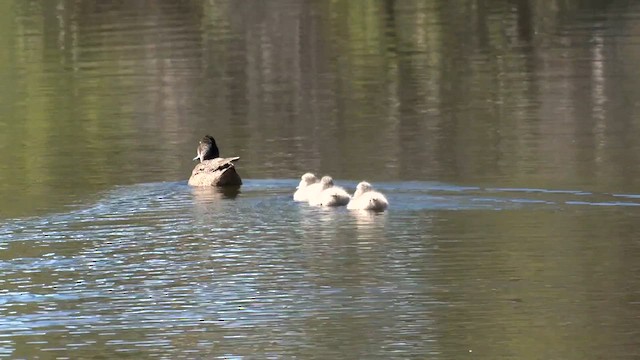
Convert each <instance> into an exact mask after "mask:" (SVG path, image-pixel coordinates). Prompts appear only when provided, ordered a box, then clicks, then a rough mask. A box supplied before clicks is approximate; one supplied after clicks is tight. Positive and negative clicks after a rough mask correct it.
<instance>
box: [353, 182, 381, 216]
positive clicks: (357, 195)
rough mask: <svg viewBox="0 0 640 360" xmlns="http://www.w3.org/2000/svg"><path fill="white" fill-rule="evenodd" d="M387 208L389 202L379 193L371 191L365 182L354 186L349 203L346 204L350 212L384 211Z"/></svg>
mask: <svg viewBox="0 0 640 360" xmlns="http://www.w3.org/2000/svg"><path fill="white" fill-rule="evenodd" d="M388 207H389V201H388V200H387V198H386V197H385V196H384V195H382V194H381V193H379V192H377V191H375V190H373V187H372V186H371V184H369V183H368V182H366V181H362V182H360V183H359V184H358V185H357V186H356V191H355V192H354V193H353V197H352V198H351V201H349V203H348V204H347V209H350V210H372V211H384V210H386V209H387V208H388Z"/></svg>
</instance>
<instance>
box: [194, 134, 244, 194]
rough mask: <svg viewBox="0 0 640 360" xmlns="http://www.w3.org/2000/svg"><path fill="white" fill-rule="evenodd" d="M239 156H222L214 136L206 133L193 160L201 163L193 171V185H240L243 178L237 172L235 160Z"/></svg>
mask: <svg viewBox="0 0 640 360" xmlns="http://www.w3.org/2000/svg"><path fill="white" fill-rule="evenodd" d="M238 159H240V157H239V156H236V157H230V158H221V157H220V150H219V149H218V146H217V145H216V141H215V139H214V138H213V136H210V135H206V136H205V137H203V138H202V140H200V143H199V145H198V149H197V156H196V157H195V158H193V160H200V163H199V164H198V165H196V167H195V168H194V169H193V171H192V172H191V177H190V178H189V185H191V186H240V185H242V179H240V175H238V173H237V172H236V168H235V165H234V162H235V161H238Z"/></svg>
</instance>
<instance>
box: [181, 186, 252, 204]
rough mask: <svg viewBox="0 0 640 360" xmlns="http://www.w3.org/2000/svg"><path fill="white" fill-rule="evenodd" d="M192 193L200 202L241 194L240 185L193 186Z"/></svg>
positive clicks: (232, 197)
mask: <svg viewBox="0 0 640 360" xmlns="http://www.w3.org/2000/svg"><path fill="white" fill-rule="evenodd" d="M191 193H192V194H193V195H194V197H195V198H196V200H197V201H198V202H200V203H207V202H210V201H216V200H221V199H235V198H236V197H237V196H238V194H240V186H222V187H218V186H192V187H191Z"/></svg>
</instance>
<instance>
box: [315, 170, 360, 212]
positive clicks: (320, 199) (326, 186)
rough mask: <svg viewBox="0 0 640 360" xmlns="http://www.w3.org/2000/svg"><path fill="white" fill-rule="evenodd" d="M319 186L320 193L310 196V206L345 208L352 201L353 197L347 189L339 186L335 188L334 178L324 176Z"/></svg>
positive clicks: (316, 192)
mask: <svg viewBox="0 0 640 360" xmlns="http://www.w3.org/2000/svg"><path fill="white" fill-rule="evenodd" d="M319 184H320V188H319V191H315V192H313V193H311V194H309V205H313V206H344V205H347V204H348V203H349V200H351V196H350V195H349V193H347V192H346V191H345V189H343V188H341V187H339V186H334V184H333V178H332V177H331V176H323V177H322V179H320V183H319ZM314 185H315V184H314ZM314 185H312V186H314Z"/></svg>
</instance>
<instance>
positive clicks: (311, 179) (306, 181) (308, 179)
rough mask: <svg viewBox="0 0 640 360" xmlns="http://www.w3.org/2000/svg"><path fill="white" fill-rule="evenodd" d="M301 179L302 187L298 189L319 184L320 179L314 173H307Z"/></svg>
mask: <svg viewBox="0 0 640 360" xmlns="http://www.w3.org/2000/svg"><path fill="white" fill-rule="evenodd" d="M300 179H301V180H300V185H299V186H298V189H299V188H302V187H306V186H309V185H311V184H315V183H317V182H318V178H317V177H316V176H315V175H313V174H312V173H306V174H304V175H302V176H301V177H300Z"/></svg>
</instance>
